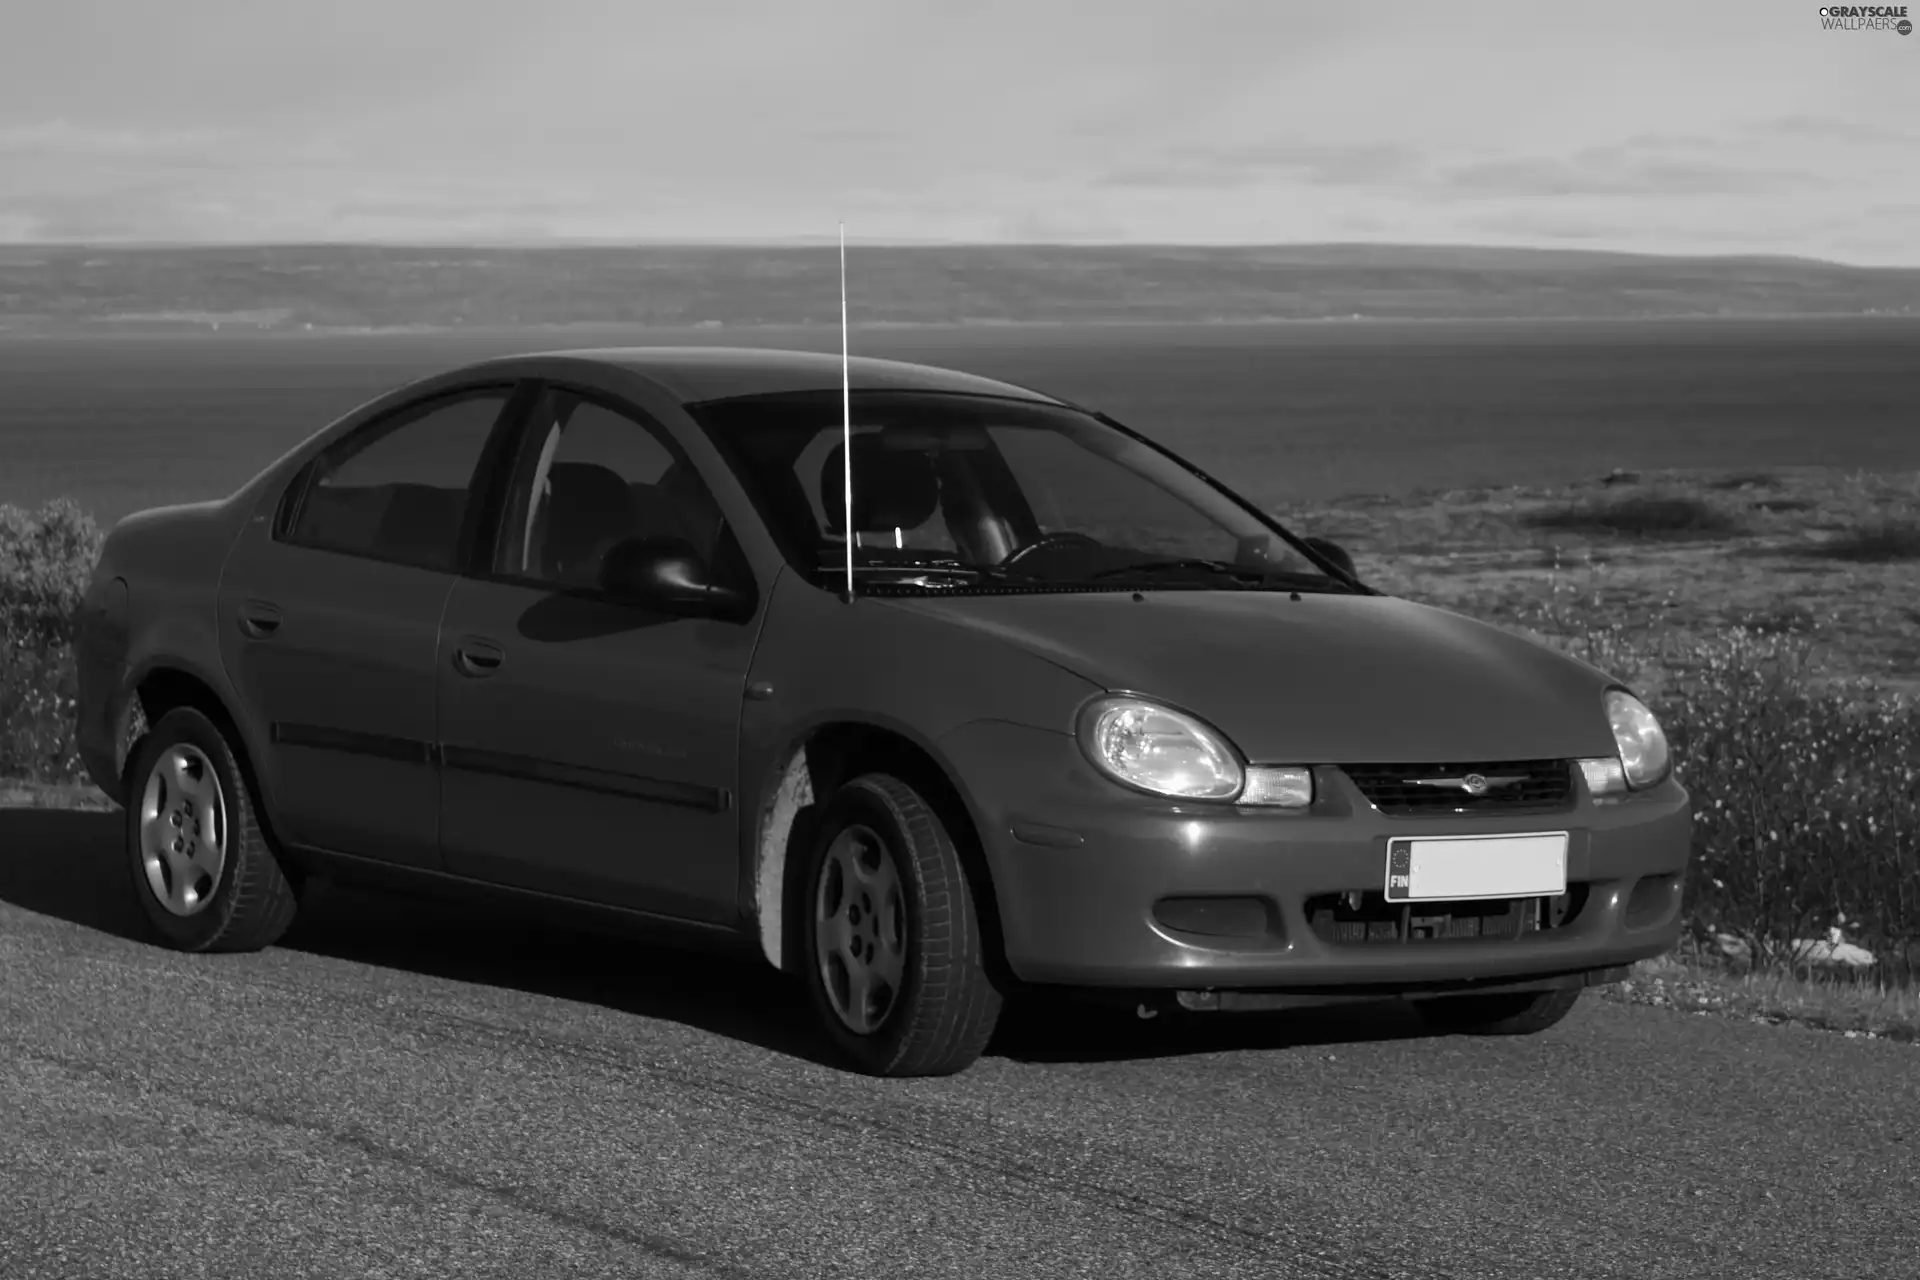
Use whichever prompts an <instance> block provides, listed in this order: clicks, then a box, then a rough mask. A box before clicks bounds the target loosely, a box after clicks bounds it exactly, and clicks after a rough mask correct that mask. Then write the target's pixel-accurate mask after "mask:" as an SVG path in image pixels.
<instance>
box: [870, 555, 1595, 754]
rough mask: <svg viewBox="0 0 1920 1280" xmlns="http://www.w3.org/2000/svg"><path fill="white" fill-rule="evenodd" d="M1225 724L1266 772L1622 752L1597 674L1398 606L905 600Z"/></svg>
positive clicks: (1285, 600) (1438, 612)
mask: <svg viewBox="0 0 1920 1280" xmlns="http://www.w3.org/2000/svg"><path fill="white" fill-rule="evenodd" d="M890 603H897V604H899V605H900V606H901V607H902V608H905V609H909V610H912V611H914V612H917V613H921V614H929V615H933V616H937V617H940V618H942V619H944V620H946V621H947V622H949V623H950V624H952V625H953V626H955V627H960V628H965V629H969V630H972V631H975V632H978V633H981V634H983V635H986V636H992V637H995V638H997V639H999V640H1001V641H1004V642H1007V643H1010V644H1013V645H1016V646H1018V647H1019V648H1021V649H1024V650H1026V651H1028V652H1030V653H1034V654H1037V655H1039V656H1041V657H1044V658H1047V659H1049V660H1051V661H1053V662H1055V663H1057V664H1059V665H1060V666H1062V667H1065V668H1066V669H1068V670H1069V671H1072V672H1074V673H1075V674H1077V675H1080V676H1082V677H1084V678H1086V679H1088V680H1091V681H1093V682H1094V683H1096V684H1099V685H1101V686H1103V687H1105V688H1107V689H1109V690H1126V691H1128V692H1133V693H1139V694H1142V695H1145V696H1148V697H1152V698H1156V699H1159V700H1162V701H1165V702H1168V703H1171V704H1173V705H1175V706H1178V707H1180V708H1182V709H1184V710H1186V711H1189V712H1191V713H1193V714H1195V715H1197V716H1199V717H1201V718H1202V719H1204V720H1206V721H1208V722H1209V723H1211V724H1213V725H1214V726H1216V727H1217V728H1219V729H1220V730H1221V731H1222V732H1223V733H1225V734H1226V735H1227V736H1228V737H1229V738H1231V739H1232V740H1233V742H1234V743H1235V745H1237V746H1238V747H1239V748H1240V750H1241V751H1243V752H1244V753H1246V755H1247V757H1248V758H1249V759H1250V760H1252V761H1255V762H1259V763H1274V764H1281V763H1289V762H1300V763H1336V764H1337V763H1355V764H1360V763H1380V764H1386V763H1396V764H1398V763H1412V762H1446V763H1471V762H1475V761H1497V760H1522V759H1542V758H1554V757H1577V756H1601V755H1611V754H1612V753H1613V752H1614V750H1615V746H1614V741H1613V734H1612V730H1611V729H1610V728H1609V727H1608V725H1607V719H1606V714H1605V711H1604V709H1603V707H1602V703H1601V694H1602V693H1603V691H1604V690H1605V689H1606V688H1607V687H1608V685H1609V684H1610V683H1612V682H1611V681H1610V680H1609V679H1608V677H1607V676H1606V675H1605V674H1604V673H1602V672H1599V671H1597V670H1595V669H1594V668H1593V667H1590V666H1588V665H1587V664H1586V663H1583V662H1580V661H1578V660H1576V659H1574V658H1571V657H1568V656H1566V655H1564V654H1561V653H1558V652H1555V651H1554V650H1552V649H1549V648H1546V647H1545V646H1543V645H1539V644H1535V643H1533V642H1532V641H1529V640H1524V639H1522V638H1520V637H1519V636H1515V635H1511V634H1508V633H1507V632H1504V631H1501V630H1499V629H1497V628H1495V627H1491V626H1488V625H1486V624H1485V623H1480V622H1475V621H1474V620H1472V619H1471V618H1465V617H1461V616H1460V615H1459V614H1455V613H1449V612H1447V611H1445V610H1443V609H1435V608H1431V607H1429V606H1426V605H1420V604H1415V603H1413V602H1411V601H1407V600H1398V599H1395V598H1393V597H1391V596H1357V595H1334V594H1325V595H1322V594H1312V593H1302V594H1301V595H1300V596H1299V597H1298V598H1294V597H1291V596H1289V595H1288V594H1287V593H1285V592H1275V591H1150V592H1144V593H1141V594H1140V595H1138V596H1137V597H1136V596H1135V595H1134V594H1133V593H1130V592H1111V593H1110V592H1097V593H1094V592H1087V593H1060V594H1033V595H1004V596H990V595H969V596H950V597H945V598H941V597H907V598H895V600H893V601H891V602H890Z"/></svg>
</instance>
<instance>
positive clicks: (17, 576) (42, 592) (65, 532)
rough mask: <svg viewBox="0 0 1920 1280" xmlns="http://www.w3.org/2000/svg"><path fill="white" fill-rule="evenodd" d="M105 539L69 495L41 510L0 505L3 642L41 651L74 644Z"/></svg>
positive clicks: (0, 633)
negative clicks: (82, 604)
mask: <svg viewBox="0 0 1920 1280" xmlns="http://www.w3.org/2000/svg"><path fill="white" fill-rule="evenodd" d="M101 538H102V535H101V533H100V528H99V526H98V525H96V524H95V523H94V520H93V517H92V516H90V515H88V514H87V513H86V512H85V511H83V510H81V509H80V507H79V506H78V505H77V504H76V503H74V502H73V501H72V500H71V499H68V498H56V499H54V500H53V501H52V502H49V503H47V504H46V505H45V506H43V507H41V508H40V509H39V510H38V511H24V510H22V509H21V508H19V507H14V506H0V641H4V642H6V643H7V644H8V646H9V647H15V646H26V647H28V648H32V649H36V650H38V649H45V648H47V647H49V646H55V645H63V644H70V643H72V640H73V616H74V610H75V609H76V608H77V607H78V606H79V604H80V598H81V596H82V595H83V594H84V593H85V591H86V589H87V578H88V576H89V575H90V574H91V573H92V572H93V564H94V560H95V559H96V558H97V557H98V556H99V554H100V542H101Z"/></svg>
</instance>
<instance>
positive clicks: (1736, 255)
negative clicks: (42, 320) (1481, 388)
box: [0, 235, 1920, 272]
mask: <svg viewBox="0 0 1920 1280" xmlns="http://www.w3.org/2000/svg"><path fill="white" fill-rule="evenodd" d="M836 243H837V238H836V237H835V236H832V235H817V236H816V235H797V236H740V237H731V236H728V237H700V236H673V237H667V236H661V237H624V236H545V237H538V238H529V237H472V238H439V237H431V236H428V237H419V238H413V237H368V238H362V239H328V238H324V237H319V238H313V239H274V238H264V239H257V240H256V239H244V240H166V239H151V240H146V239H111V240H92V239H55V240H4V241H0V253H6V252H8V251H18V250H29V251H30V250H35V249H51V250H75V249H86V250H93V251H106V252H113V251H129V250H145V251H152V250H199V251H218V250H223V249H520V250H536V251H538V250H543V249H583V248H606V249H618V248H628V249H800V248H822V249H827V248H832V247H834V245H835V244H836ZM853 243H855V244H861V245H865V246H866V247H870V248H913V249H1134V250H1143V251H1152V250H1168V249H1174V250H1187V251H1191V250H1201V251H1207V250H1218V251H1246V250H1355V249H1360V250H1365V249H1386V250H1411V251H1423V250H1424V251H1430V252H1445V251H1471V252H1481V253H1487V252H1493V253H1510V254H1514V255H1516V256H1524V255H1541V256H1554V255H1559V256H1571V257H1589V258H1620V259H1640V260H1650V261H1672V262H1681V261H1689V262H1796V263H1802V264H1806V265H1809V266H1823V267H1833V268H1838V269H1842V270H1849V271H1898V272H1905V271H1916V270H1920V267H1913V266H1903V265H1897V264H1891V263H1871V264H1869V263H1853V262H1843V261H1840V260H1839V259H1836V258H1823V257H1816V256H1813V255H1811V254H1796V253H1761V252H1756V251H1747V252H1729V253H1698V252H1674V251H1654V250H1645V249H1612V248H1571V247H1565V246H1555V247H1548V246H1544V245H1531V244H1514V243H1510V242H1509V243H1501V242H1486V241H1463V240H1271V241H1268V240H1246V241H1183V240H965V239H940V238H919V237H906V236H876V237H873V238H871V239H866V240H855V241H854V242H853Z"/></svg>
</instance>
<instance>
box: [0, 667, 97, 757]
mask: <svg viewBox="0 0 1920 1280" xmlns="http://www.w3.org/2000/svg"><path fill="white" fill-rule="evenodd" d="M78 693H79V681H78V678H77V675H76V673H75V670H74V663H73V649H72V647H71V646H69V645H65V644H61V645H54V646H52V647H50V648H48V649H46V650H43V651H36V650H34V649H31V648H28V647H26V646H20V647H16V648H14V649H12V650H11V651H9V652H8V653H7V654H6V656H5V657H4V658H0V779H18V778H24V779H26V780H27V781H29V782H80V781H84V780H85V779H86V769H85V767H84V766H83V765H82V764H81V763H80V755H79V752H78V749H77V748H76V747H75V745H74V739H73V718H74V705H75V699H76V697H77V695H78Z"/></svg>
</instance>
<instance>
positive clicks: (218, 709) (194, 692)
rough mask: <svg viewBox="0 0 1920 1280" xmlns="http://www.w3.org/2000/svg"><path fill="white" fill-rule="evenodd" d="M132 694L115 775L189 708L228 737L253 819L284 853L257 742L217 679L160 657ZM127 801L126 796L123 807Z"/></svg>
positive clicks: (145, 669) (136, 682) (133, 684)
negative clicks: (170, 717)
mask: <svg viewBox="0 0 1920 1280" xmlns="http://www.w3.org/2000/svg"><path fill="white" fill-rule="evenodd" d="M130 685H131V688H132V696H130V697H129V698H128V699H127V711H126V713H125V715H124V717H123V721H122V725H123V729H122V732H121V735H120V741H119V746H118V749H117V750H118V758H117V759H116V760H115V762H114V766H115V773H116V776H120V775H123V774H124V772H125V770H126V767H127V761H128V760H129V759H130V758H131V757H132V754H133V748H134V745H135V744H136V743H137V742H139V740H140V739H141V738H143V737H145V736H146V735H147V733H149V732H150V731H151V730H152V728H153V726H154V725H156V724H159V723H160V721H161V719H162V718H163V717H165V716H166V715H167V713H168V712H170V711H176V710H178V709H180V708H182V707H190V708H192V709H193V710H195V711H198V712H199V713H200V714H201V715H204V716H205V717H207V719H209V720H211V721H213V723H214V725H215V726H216V727H217V728H218V729H219V730H220V732H221V734H222V735H223V736H224V737H225V738H226V739H227V743H228V745H229V747H230V748H231V749H232V751H233V756H234V760H235V761H236V762H237V763H238V764H239V766H240V773H241V778H242V781H244V782H245V784H246V786H247V788H248V789H249V790H251V791H252V792H253V795H254V797H255V803H254V806H253V807H254V816H255V819H256V821H258V822H259V824H260V829H261V831H262V833H263V834H265V835H266V837H267V840H268V842H269V843H270V844H272V846H273V847H274V848H275V849H276V850H279V849H283V848H284V846H283V845H282V844H281V842H280V841H279V839H278V838H277V837H276V835H275V832H274V827H273V806H272V803H271V798H270V796H269V793H268V790H267V788H266V787H265V785H264V780H263V778H262V777H261V772H260V768H259V765H258V764H257V763H256V761H255V758H254V757H255V753H254V744H253V743H252V741H251V740H250V739H249V737H248V735H247V731H246V729H245V728H244V727H243V726H242V725H241V723H240V720H239V718H238V717H237V716H235V715H234V714H233V712H232V711H231V710H229V708H228V706H227V701H226V698H225V697H224V696H223V695H222V694H221V693H220V691H219V690H218V689H217V688H216V687H215V686H214V684H213V683H212V681H210V680H208V679H207V678H206V677H205V676H203V675H201V674H199V673H197V672H195V671H194V670H193V669H192V668H191V667H190V666H189V665H188V664H186V663H184V662H177V661H173V660H170V659H167V658H156V659H154V660H152V661H150V662H148V663H146V664H145V665H144V666H143V667H142V668H141V669H140V671H139V673H138V674H137V675H136V676H134V678H133V679H132V680H131V681H130ZM121 790H122V792H125V791H126V790H127V786H126V781H125V779H124V777H123V776H122V777H121ZM127 798H128V797H126V796H123V797H122V803H123V804H124V803H125V802H126V799H127Z"/></svg>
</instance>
